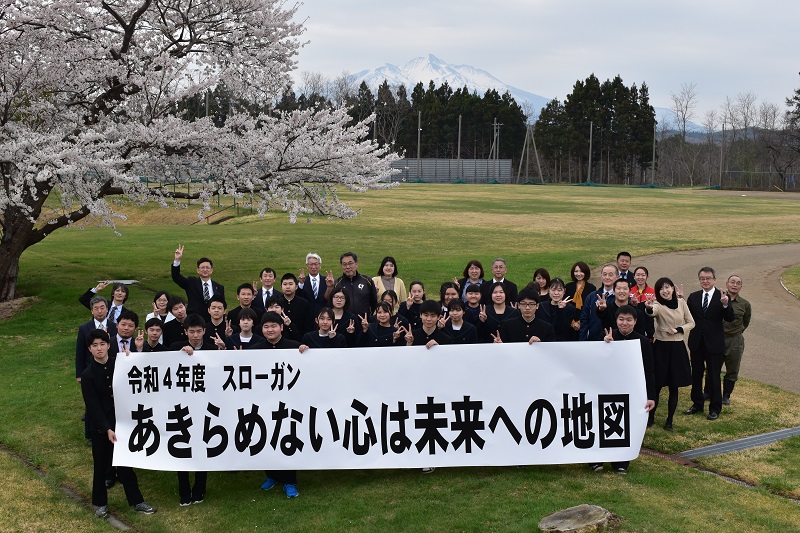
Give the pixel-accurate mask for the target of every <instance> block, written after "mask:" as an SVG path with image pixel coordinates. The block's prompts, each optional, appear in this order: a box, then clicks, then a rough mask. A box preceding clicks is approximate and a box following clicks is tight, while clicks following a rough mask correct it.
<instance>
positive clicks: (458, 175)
mask: <svg viewBox="0 0 800 533" xmlns="http://www.w3.org/2000/svg"><path fill="white" fill-rule="evenodd" d="M392 168H396V169H398V170H400V173H399V174H396V175H395V176H392V180H393V181H412V182H413V181H424V182H426V183H452V182H455V181H463V182H465V183H490V182H498V183H513V182H514V180H515V177H514V176H513V173H512V170H511V160H510V159H398V160H397V161H395V162H394V163H392Z"/></svg>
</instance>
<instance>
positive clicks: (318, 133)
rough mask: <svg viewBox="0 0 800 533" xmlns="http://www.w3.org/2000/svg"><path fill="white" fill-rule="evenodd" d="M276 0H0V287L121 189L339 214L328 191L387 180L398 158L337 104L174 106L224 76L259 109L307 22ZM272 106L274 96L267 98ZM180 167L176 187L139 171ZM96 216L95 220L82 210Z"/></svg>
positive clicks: (111, 213) (287, 68) (7, 288)
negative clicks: (180, 187) (184, 180)
mask: <svg viewBox="0 0 800 533" xmlns="http://www.w3.org/2000/svg"><path fill="white" fill-rule="evenodd" d="M296 9H297V6H288V5H287V4H286V3H285V1H282V0H191V1H190V0H10V1H5V2H2V3H0V177H2V189H0V232H2V235H0V301H6V300H9V299H12V298H14V296H15V289H16V283H17V276H18V270H19V259H20V256H21V255H22V253H23V252H24V251H25V250H26V249H27V248H28V247H30V246H32V245H34V244H36V243H38V242H40V241H41V240H42V239H44V238H45V237H46V236H47V235H49V234H51V233H52V232H53V231H55V230H56V229H59V228H62V227H64V226H68V225H71V224H75V223H77V222H79V221H82V220H83V219H86V217H96V220H97V221H98V222H99V223H101V224H105V225H107V226H109V227H113V226H114V221H115V220H116V219H119V218H123V217H124V214H123V213H121V212H118V211H117V210H116V207H115V206H117V205H119V204H120V202H114V201H112V200H113V199H114V198H115V197H116V198H119V197H123V198H124V199H125V200H126V202H123V203H122V204H123V205H124V203H130V202H139V203H147V202H156V203H158V204H160V205H162V206H164V207H167V206H170V205H172V204H174V200H175V199H176V198H187V197H192V198H197V199H200V200H201V202H200V205H201V206H202V207H201V210H208V209H209V207H210V206H209V203H210V198H211V197H212V196H213V195H214V194H217V193H221V194H227V195H231V196H234V197H242V196H244V195H247V196H248V197H250V195H253V196H254V197H255V198H257V200H256V201H255V202H254V203H256V205H257V208H258V211H259V212H260V213H264V212H266V211H270V210H283V211H286V212H287V213H288V215H289V217H290V219H291V220H294V219H295V218H296V217H297V216H300V215H306V214H323V215H332V216H337V217H344V218H349V217H353V216H355V214H356V213H355V212H354V211H353V210H352V209H350V208H348V207H347V206H346V205H344V204H343V203H342V202H341V201H340V200H339V199H338V197H337V195H336V188H337V187H344V188H346V189H348V190H353V191H365V190H367V189H371V188H381V187H387V186H390V185H389V184H388V183H386V178H387V177H389V176H390V175H391V173H392V171H391V169H390V163H391V161H392V159H393V157H394V156H392V155H390V154H388V153H386V151H384V150H382V149H379V148H378V147H377V145H375V144H373V143H371V142H369V141H366V140H365V137H366V132H367V128H368V126H369V123H370V121H371V120H372V117H370V118H368V119H367V120H365V121H362V122H359V123H358V124H355V125H352V124H350V117H349V115H348V114H347V110H346V109H341V108H339V109H317V110H313V109H312V110H305V111H297V112H292V113H279V112H276V111H274V110H273V111H272V112H269V111H268V112H262V113H258V114H256V113H253V112H247V111H246V110H236V109H234V110H233V111H232V112H231V113H229V114H228V115H227V117H226V120H225V123H224V124H214V123H213V121H212V120H211V118H197V119H193V120H185V119H184V118H182V117H181V113H180V112H179V111H178V110H179V109H180V107H179V103H180V102H182V101H184V100H185V99H187V98H191V97H193V96H196V95H199V94H204V93H205V92H206V91H208V90H209V89H213V88H214V87H217V86H220V84H222V85H224V87H225V88H226V90H228V91H230V92H232V93H233V94H236V95H237V97H238V98H241V99H243V100H245V101H248V102H252V103H255V104H258V106H259V108H260V109H270V105H271V104H273V103H274V102H275V100H276V98H278V97H279V96H280V93H281V91H282V90H283V88H285V87H286V85H287V84H288V83H290V79H289V73H290V72H291V71H292V69H294V68H295V59H294V58H295V56H296V55H297V53H298V50H299V49H300V47H301V46H302V45H303V42H302V41H301V40H300V39H301V37H302V34H303V31H304V29H303V26H302V25H301V24H298V23H296V22H293V20H292V19H293V17H294V15H295V12H296ZM273 109H274V108H273ZM154 173H157V174H158V175H160V176H163V177H164V178H167V179H169V178H175V177H178V176H186V175H190V176H191V177H193V178H194V179H197V180H199V181H198V183H197V184H195V185H193V188H192V190H191V191H186V192H183V193H175V192H172V191H168V190H166V189H165V188H160V187H154V186H153V185H152V184H150V185H148V184H146V183H143V182H142V181H141V180H140V176H142V175H152V174H154ZM90 220H94V219H90Z"/></svg>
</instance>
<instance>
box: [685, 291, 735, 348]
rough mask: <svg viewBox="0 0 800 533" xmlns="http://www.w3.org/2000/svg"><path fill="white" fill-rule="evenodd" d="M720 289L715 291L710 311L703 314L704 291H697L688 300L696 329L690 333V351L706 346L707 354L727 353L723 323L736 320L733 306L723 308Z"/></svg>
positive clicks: (710, 303)
mask: <svg viewBox="0 0 800 533" xmlns="http://www.w3.org/2000/svg"><path fill="white" fill-rule="evenodd" d="M721 296H722V293H721V292H720V291H719V289H716V290H715V291H714V294H713V295H712V296H711V301H710V302H708V310H707V311H706V312H705V313H703V291H702V290H699V291H695V292H693V293H692V294H690V295H689V297H688V298H687V299H686V304H687V305H688V306H689V312H690V313H692V318H693V319H694V329H692V331H690V332H689V349H690V350H692V351H694V350H697V349H699V348H700V347H701V346H704V347H705V349H706V351H707V352H711V353H724V352H725V331H724V329H723V327H722V321H723V320H725V321H727V322H733V321H734V319H735V318H736V316H735V314H734V312H733V306H731V305H728V307H722V302H721V301H720V298H721Z"/></svg>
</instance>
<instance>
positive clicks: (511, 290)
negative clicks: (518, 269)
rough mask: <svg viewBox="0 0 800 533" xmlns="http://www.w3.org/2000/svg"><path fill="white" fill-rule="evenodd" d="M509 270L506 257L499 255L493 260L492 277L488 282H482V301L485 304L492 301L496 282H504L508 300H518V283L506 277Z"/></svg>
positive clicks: (509, 301)
mask: <svg viewBox="0 0 800 533" xmlns="http://www.w3.org/2000/svg"><path fill="white" fill-rule="evenodd" d="M507 272H508V267H507V266H506V260H505V259H503V258H502V257H498V258H496V259H495V260H494V261H492V279H490V280H488V282H487V283H481V302H483V303H485V304H491V303H492V288H493V287H494V284H495V283H502V284H503V289H504V290H505V292H506V302H508V303H511V302H516V301H517V293H518V291H517V284H516V283H514V282H513V281H510V280H507V279H506V273H507Z"/></svg>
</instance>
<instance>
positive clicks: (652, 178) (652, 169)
mask: <svg viewBox="0 0 800 533" xmlns="http://www.w3.org/2000/svg"><path fill="white" fill-rule="evenodd" d="M656 128H658V122H653V160H652V162H651V163H650V183H651V185H655V184H656V132H657V130H656Z"/></svg>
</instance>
